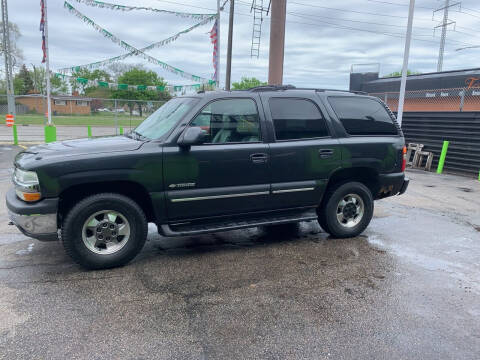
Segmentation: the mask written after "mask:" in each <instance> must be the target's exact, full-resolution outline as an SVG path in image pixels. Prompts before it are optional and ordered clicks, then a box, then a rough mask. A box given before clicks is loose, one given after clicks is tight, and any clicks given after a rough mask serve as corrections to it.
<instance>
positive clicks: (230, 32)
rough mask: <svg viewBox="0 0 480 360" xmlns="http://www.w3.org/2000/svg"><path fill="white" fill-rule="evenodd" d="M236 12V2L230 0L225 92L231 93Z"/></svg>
mask: <svg viewBox="0 0 480 360" xmlns="http://www.w3.org/2000/svg"><path fill="white" fill-rule="evenodd" d="M234 11H235V0H230V16H229V18H228V47H227V69H226V74H225V90H227V91H230V81H231V80H230V79H231V76H232V40H233V14H234Z"/></svg>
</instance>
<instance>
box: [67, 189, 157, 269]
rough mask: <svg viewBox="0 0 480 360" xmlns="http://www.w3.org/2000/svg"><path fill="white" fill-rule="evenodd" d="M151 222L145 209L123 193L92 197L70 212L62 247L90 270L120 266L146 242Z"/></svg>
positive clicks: (132, 256)
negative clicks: (147, 218)
mask: <svg viewBox="0 0 480 360" xmlns="http://www.w3.org/2000/svg"><path fill="white" fill-rule="evenodd" d="M147 232H148V223H147V220H146V217H145V214H144V213H143V211H142V209H141V208H140V207H139V206H138V205H137V203H136V202H134V201H133V200H132V199H130V198H128V197H126V196H123V195H120V194H111V193H104V194H97V195H92V196H89V197H87V198H85V199H83V200H82V201H80V202H79V203H78V204H77V205H75V206H74V207H73V208H72V209H71V210H70V211H69V212H68V215H67V216H66V218H65V221H64V222H63V226H62V242H63V246H64V248H65V250H66V252H67V254H68V255H70V257H71V258H72V259H73V260H74V261H75V262H77V263H78V264H80V265H81V266H83V267H85V268H88V269H105V268H111V267H116V266H121V265H124V264H126V263H128V262H129V261H130V260H132V259H133V258H134V257H135V256H136V255H137V254H138V252H139V251H140V250H141V249H142V247H143V245H144V244H145V240H146V237H147Z"/></svg>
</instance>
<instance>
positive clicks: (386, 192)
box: [375, 172, 410, 199]
mask: <svg viewBox="0 0 480 360" xmlns="http://www.w3.org/2000/svg"><path fill="white" fill-rule="evenodd" d="M409 183H410V179H408V178H406V177H405V174H404V173H403V172H402V173H393V174H382V175H380V176H379V190H378V193H377V194H376V196H375V199H382V198H384V197H387V196H393V195H401V194H403V193H404V192H405V191H407V188H408V184H409Z"/></svg>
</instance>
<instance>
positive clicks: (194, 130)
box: [177, 126, 207, 147]
mask: <svg viewBox="0 0 480 360" xmlns="http://www.w3.org/2000/svg"><path fill="white" fill-rule="evenodd" d="M206 139H207V132H206V131H205V130H203V129H202V128H201V127H199V126H194V127H189V128H188V129H187V130H186V131H185V132H184V133H183V135H182V136H181V137H180V139H178V141H177V144H178V146H181V147H188V146H191V145H198V144H203V143H204V142H205V140H206Z"/></svg>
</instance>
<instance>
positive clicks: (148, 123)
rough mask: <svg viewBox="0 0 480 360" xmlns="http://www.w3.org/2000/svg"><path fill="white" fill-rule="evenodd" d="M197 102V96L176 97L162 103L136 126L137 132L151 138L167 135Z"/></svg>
mask: <svg viewBox="0 0 480 360" xmlns="http://www.w3.org/2000/svg"><path fill="white" fill-rule="evenodd" d="M196 102H197V99H195V98H184V97H179V98H174V99H172V100H170V101H168V102H167V103H165V104H164V105H162V106H161V107H160V108H159V109H158V110H157V111H155V112H154V113H153V114H152V115H150V116H149V117H147V118H146V119H145V120H144V121H143V122H142V123H141V124H140V125H138V126H137V127H136V128H135V132H136V133H137V134H139V135H141V136H145V137H146V138H149V139H159V138H161V137H162V136H163V135H165V134H166V133H167V132H168V131H169V130H170V129H171V128H172V127H173V126H174V125H175V124H176V123H177V121H178V120H180V119H181V118H182V116H183V115H184V114H185V113H186V112H187V111H189V110H190V109H191V108H192V107H193V105H194V104H195V103H196Z"/></svg>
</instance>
